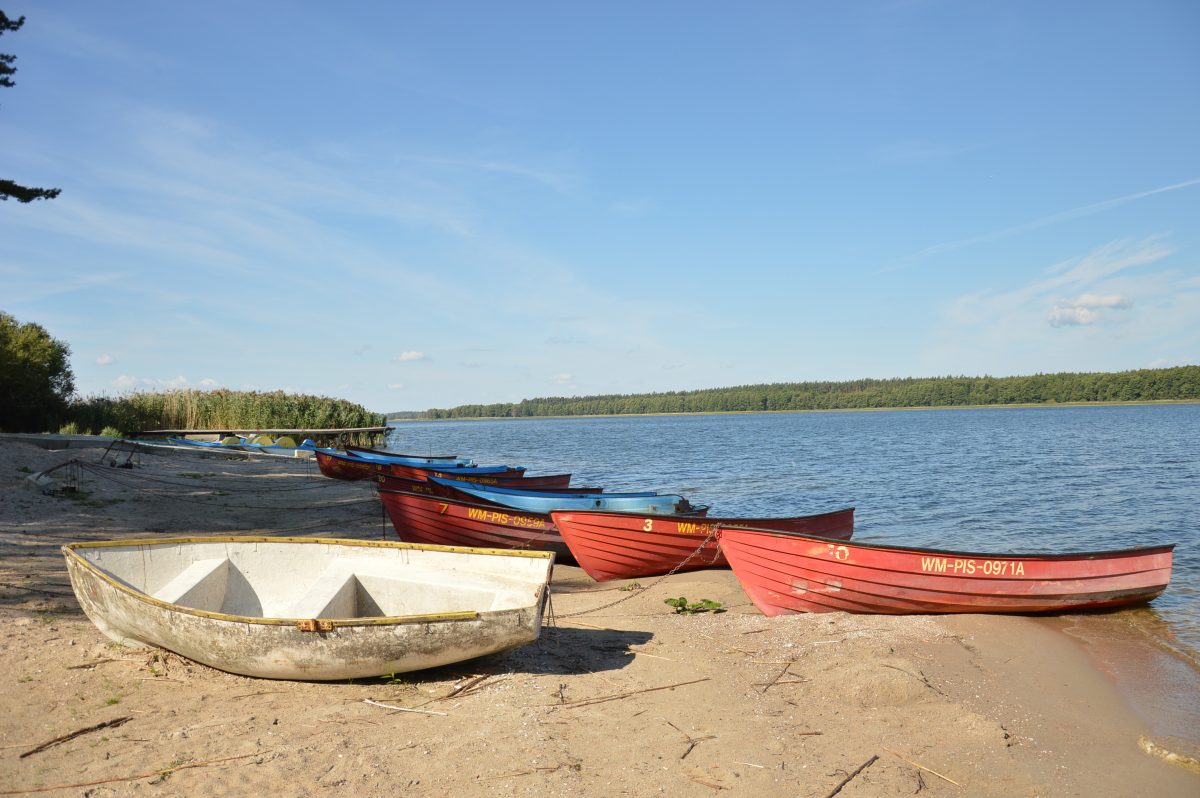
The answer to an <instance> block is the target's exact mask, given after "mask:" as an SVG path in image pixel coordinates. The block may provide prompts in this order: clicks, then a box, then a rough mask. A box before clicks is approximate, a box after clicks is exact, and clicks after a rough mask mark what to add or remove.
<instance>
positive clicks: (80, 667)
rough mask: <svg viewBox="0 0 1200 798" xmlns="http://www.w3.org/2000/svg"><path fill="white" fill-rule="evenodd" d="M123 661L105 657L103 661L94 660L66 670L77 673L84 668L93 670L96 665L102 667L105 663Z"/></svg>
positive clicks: (68, 667) (71, 666)
mask: <svg viewBox="0 0 1200 798" xmlns="http://www.w3.org/2000/svg"><path fill="white" fill-rule="evenodd" d="M124 661H125V660H119V659H109V658H107V657H106V658H105V659H95V660H92V661H91V662H85V663H83V664H82V665H68V666H67V670H69V671H78V670H82V669H84V668H94V667H96V666H97V665H103V664H104V663H106V662H124Z"/></svg>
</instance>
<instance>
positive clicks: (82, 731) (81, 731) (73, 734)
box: [18, 715, 133, 759]
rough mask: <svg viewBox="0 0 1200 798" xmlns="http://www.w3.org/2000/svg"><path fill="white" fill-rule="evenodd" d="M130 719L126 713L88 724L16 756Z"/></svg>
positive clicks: (28, 753)
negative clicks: (84, 727) (119, 716)
mask: <svg viewBox="0 0 1200 798" xmlns="http://www.w3.org/2000/svg"><path fill="white" fill-rule="evenodd" d="M131 720H133V716H132V715H126V716H125V717H123V718H113V719H112V720H106V721H104V722H103V723H97V724H96V725H95V726H88V727H87V728H86V729H78V730H76V731H73V732H71V733H70V734H64V735H63V736H62V737H55V738H54V739H53V740H47V741H46V742H44V743H42V744H41V745H39V746H38V747H37V748H31V749H29V750H28V751H26V752H25V753H23V754H21V756H20V757H18V758H19V759H24V758H25V757H27V756H29V755H30V754H38V753H41V752H42V751H45V750H46V749H47V748H53V747H54V746H56V745H58V744H59V743H65V742H67V741H68V740H74V739H75V738H76V737H79V736H81V735H84V734H87V733H89V732H94V731H100V730H101V729H115V728H116V727H117V726H120V725H121V724H122V723H128V722H129V721H131Z"/></svg>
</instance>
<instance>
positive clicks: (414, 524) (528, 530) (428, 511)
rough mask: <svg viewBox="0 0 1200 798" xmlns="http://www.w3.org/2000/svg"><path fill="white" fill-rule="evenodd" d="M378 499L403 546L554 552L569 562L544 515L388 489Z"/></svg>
mask: <svg viewBox="0 0 1200 798" xmlns="http://www.w3.org/2000/svg"><path fill="white" fill-rule="evenodd" d="M379 498H380V500H381V501H382V502H383V506H384V509H385V510H386V511H387V514H388V517H389V518H390V519H391V520H392V526H393V527H394V528H395V530H396V534H397V535H399V536H400V539H401V540H403V541H407V542H410V543H425V544H433V545H441V546H483V547H489V548H497V549H510V550H511V549H518V550H520V549H524V550H534V551H552V552H554V554H555V556H556V557H559V558H564V559H570V558H571V551H570V549H568V548H567V544H566V543H564V542H563V539H562V535H560V534H559V533H558V529H556V528H555V526H554V523H553V522H552V521H551V520H550V516H549V515H546V514H543V513H528V512H525V511H523V510H513V509H511V508H508V507H501V506H498V505H488V504H482V503H477V502H464V501H459V500H457V499H452V498H449V497H444V496H429V495H425V494H420V493H410V492H406V491H397V490H387V489H381V490H380V491H379Z"/></svg>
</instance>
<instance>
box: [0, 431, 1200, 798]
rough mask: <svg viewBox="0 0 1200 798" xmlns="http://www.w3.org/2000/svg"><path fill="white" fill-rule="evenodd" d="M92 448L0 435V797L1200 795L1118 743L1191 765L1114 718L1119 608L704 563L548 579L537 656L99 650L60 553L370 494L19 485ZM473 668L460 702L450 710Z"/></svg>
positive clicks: (217, 479) (127, 476) (181, 471)
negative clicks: (766, 606)
mask: <svg viewBox="0 0 1200 798" xmlns="http://www.w3.org/2000/svg"><path fill="white" fill-rule="evenodd" d="M102 451H103V449H102V448H100V449H83V450H71V452H70V453H68V452H63V451H57V452H56V451H47V450H43V449H39V448H37V447H34V446H32V445H27V444H17V443H11V442H5V441H0V474H3V475H4V479H3V480H2V481H0V555H2V556H0V620H2V621H3V622H2V623H0V673H4V674H7V677H8V684H7V687H8V692H7V695H8V696H10V700H9V701H8V702H7V704H6V707H7V708H8V710H9V711H8V712H6V713H4V715H3V716H0V782H3V783H4V784H5V785H6V789H9V790H14V789H30V788H34V787H45V786H49V785H55V784H78V783H85V782H95V781H101V780H103V781H105V782H106V783H105V784H103V785H102V786H100V787H98V791H97V792H95V793H93V794H95V795H134V794H139V795H140V794H143V793H144V790H145V788H144V786H143V783H144V782H151V783H156V784H161V783H162V782H163V781H166V780H168V779H169V780H170V781H171V782H172V783H171V784H170V786H169V787H167V789H168V791H170V792H180V793H183V792H194V791H199V792H207V793H231V792H236V793H239V794H252V793H256V792H267V791H270V792H276V793H282V794H288V795H328V794H334V795H343V794H344V795H350V794H356V795H375V794H394V793H395V792H396V791H398V790H404V791H406V792H409V793H412V794H414V795H430V796H436V795H449V794H453V795H456V796H457V795H465V796H470V797H474V796H478V797H479V798H485V797H486V798H491V796H493V795H496V794H502V795H509V794H527V793H534V794H539V795H559V794H561V795H579V796H584V797H585V798H591V797H592V796H595V797H596V798H600V796H604V798H611V797H612V796H615V795H635V796H638V795H647V794H660V791H661V794H675V795H684V796H710V795H713V794H720V793H721V792H724V791H725V790H726V789H728V790H730V791H731V794H734V795H736V794H742V793H745V794H754V795H797V794H799V795H805V796H810V795H811V796H814V797H815V798H819V796H824V795H827V794H829V791H830V790H831V789H833V788H834V787H835V786H836V785H837V784H838V783H839V782H840V781H841V780H842V779H843V778H845V777H846V776H847V775H849V774H850V773H851V772H853V771H854V770H855V769H856V768H858V767H859V766H860V765H863V763H864V762H866V761H868V760H869V759H870V758H871V757H872V756H877V757H878V759H877V760H873V763H872V764H871V765H869V766H867V767H865V768H864V769H863V770H862V771H861V772H860V773H859V774H858V775H857V776H856V777H855V778H854V779H853V780H851V781H850V782H849V783H848V784H847V785H846V787H845V789H844V790H843V792H842V793H841V794H842V795H844V796H850V798H853V796H854V795H872V796H875V795H912V794H913V793H914V792H916V791H918V790H920V791H921V792H922V793H925V794H927V795H930V796H938V795H947V796H950V795H955V796H958V795H971V796H1011V795H1039V794H1041V795H1045V794H1050V795H1062V794H1086V795H1089V796H1099V798H1118V796H1127V795H1135V794H1142V795H1156V796H1158V795H1161V796H1174V795H1180V796H1182V795H1194V794H1195V792H1196V790H1197V789H1198V788H1200V775H1198V774H1195V773H1191V772H1188V771H1187V770H1185V769H1184V768H1182V767H1179V766H1177V765H1174V764H1170V763H1167V762H1164V761H1162V760H1160V759H1158V758H1156V757H1153V756H1150V755H1148V754H1147V753H1145V752H1144V749H1143V748H1142V747H1139V741H1140V740H1142V739H1149V740H1151V741H1153V742H1154V743H1155V745H1158V746H1161V747H1164V748H1167V749H1168V750H1172V751H1175V752H1177V753H1179V754H1182V755H1185V756H1193V757H1196V756H1200V746H1196V745H1195V741H1189V740H1187V739H1184V738H1180V737H1178V736H1173V735H1171V734H1168V733H1166V732H1167V731H1168V730H1167V729H1156V728H1155V726H1154V723H1153V722H1149V723H1148V722H1146V721H1145V720H1143V719H1142V718H1141V717H1139V716H1138V715H1137V714H1136V713H1135V712H1134V711H1132V710H1131V709H1129V707H1128V706H1127V705H1126V698H1125V697H1123V695H1122V693H1121V692H1120V689H1119V688H1120V685H1121V684H1124V683H1127V682H1128V680H1129V678H1130V677H1133V678H1138V677H1139V675H1142V671H1143V670H1144V664H1143V663H1144V660H1145V658H1146V656H1147V650H1148V649H1147V646H1148V644H1147V643H1146V642H1145V641H1143V642H1142V643H1141V644H1140V645H1139V644H1138V643H1137V638H1136V637H1129V638H1127V639H1125V640H1124V641H1123V642H1122V645H1133V653H1134V654H1135V655H1136V656H1132V655H1130V656H1124V657H1122V656H1116V657H1115V661H1117V662H1124V667H1125V668H1126V669H1127V670H1125V671H1120V670H1119V669H1114V668H1113V666H1111V665H1105V664H1104V663H1105V662H1106V661H1114V656H1113V652H1119V651H1120V649H1119V647H1118V646H1117V645H1115V643H1114V640H1113V639H1112V637H1111V635H1110V636H1108V637H1106V636H1105V635H1103V634H1099V633H1098V632H1097V630H1094V629H1091V628H1090V627H1091V626H1095V624H1093V623H1092V621H1097V620H1098V621H1104V623H1101V624H1099V631H1101V632H1102V631H1105V629H1107V628H1108V627H1111V626H1119V625H1120V621H1119V619H1120V617H1121V615H1120V614H1119V613H1116V614H1112V615H1106V616H1062V617H1061V618H1048V619H1040V618H1038V619H1035V618H1028V617H1020V616H982V615H962V616H901V617H893V616H855V615H844V614H840V613H834V614H829V615H798V616H788V617H781V618H776V619H767V618H765V617H764V616H762V615H760V614H759V613H758V612H757V611H756V610H755V609H754V608H753V606H752V605H750V604H749V602H748V600H747V599H746V597H745V595H744V594H743V593H742V592H741V589H740V587H739V586H738V584H737V581H736V579H734V577H733V575H732V573H731V572H729V571H727V570H710V571H698V572H693V573H685V574H676V575H674V576H672V577H670V578H669V579H665V580H656V579H646V580H642V582H643V586H644V587H645V588H647V589H645V590H641V591H638V590H634V591H622V590H621V589H620V588H621V587H622V586H625V584H626V583H606V584H597V583H595V582H593V581H592V580H591V579H590V578H588V577H587V576H586V575H585V574H583V572H582V571H581V570H580V569H578V568H576V567H573V566H568V565H557V566H556V567H555V573H554V580H553V583H552V596H553V604H552V606H553V612H552V613H549V614H548V615H547V618H546V628H545V629H544V630H543V634H542V637H541V639H540V640H539V641H538V642H537V643H534V644H531V645H529V646H525V647H522V648H518V649H514V650H512V651H510V652H507V653H504V654H499V655H494V656H491V657H487V658H483V659H480V660H474V661H469V662H464V663H461V664H460V665H458V666H453V667H446V668H439V669H434V670H432V671H422V672H416V673H412V674H398V675H397V678H395V679H374V680H356V681H355V682H354V683H352V684H345V683H310V682H274V681H266V680H256V679H248V678H244V677H239V676H233V675H230V674H226V673H222V672H220V671H215V670H213V669H211V668H207V667H205V666H202V665H198V664H195V663H192V662H190V661H187V660H182V659H181V658H179V657H177V656H175V655H171V654H166V653H164V652H160V651H157V650H152V649H124V648H120V647H117V646H114V645H112V644H110V643H108V642H107V638H105V637H103V635H101V633H100V632H99V631H98V630H97V629H96V628H95V627H94V626H93V625H92V624H91V622H90V621H88V620H87V618H86V617H84V616H83V615H82V614H81V613H80V611H79V608H78V605H77V604H76V602H75V599H74V595H73V593H72V592H71V588H70V586H69V583H68V582H67V579H66V572H65V567H64V565H63V560H62V557H61V555H60V554H59V551H58V547H59V546H60V545H62V544H64V543H67V542H73V541H76V540H86V539H91V540H99V539H115V538H134V537H142V538H144V537H153V536H155V535H164V536H171V535H176V534H180V533H189V534H196V535H204V534H226V535H227V534H231V533H236V532H241V533H244V534H292V535H295V534H303V535H312V536H316V537H351V538H359V539H367V538H379V537H380V536H381V535H386V536H387V537H389V538H392V539H394V538H393V536H394V532H391V531H390V525H389V526H387V527H385V526H383V525H382V524H381V517H380V512H379V508H378V499H377V498H375V497H374V495H373V493H374V492H373V489H372V486H370V485H364V484H362V483H350V482H338V481H336V480H329V479H326V478H324V477H321V476H320V475H319V474H318V473H316V468H315V465H313V464H311V463H310V462H304V461H284V462H279V461H269V460H253V459H252V460H242V459H239V460H224V459H220V458H214V457H207V458H198V457H197V458H192V457H187V456H172V457H165V456H159V455H154V454H138V455H134V457H133V459H132V461H131V462H132V464H133V465H134V467H133V468H131V469H112V473H108V471H107V470H106V471H105V472H104V473H103V474H91V473H89V472H86V471H85V472H84V475H83V481H82V483H81V485H80V487H81V488H82V493H80V494H77V496H76V498H74V499H71V498H65V497H62V496H45V495H42V494H41V493H38V492H34V491H30V490H27V489H26V488H25V487H24V485H23V482H25V479H24V477H26V476H27V475H28V474H29V473H33V472H37V471H41V470H43V469H45V468H48V467H50V466H52V465H56V464H59V463H62V462H64V461H66V460H68V459H70V457H71V456H76V457H79V458H80V459H81V460H83V461H86V462H95V461H96V459H97V457H98V456H99V454H100V453H101V452H102ZM22 468H24V469H28V471H23V470H21V469H22ZM59 473H62V472H59ZM681 595H684V596H687V597H689V598H691V599H698V598H712V599H715V600H718V601H721V602H722V603H723V604H724V606H725V607H726V608H727V611H726V612H723V613H721V614H716V615H713V614H705V615H695V616H682V615H675V614H674V613H672V612H671V611H670V610H669V608H667V607H666V606H665V605H664V604H663V599H664V598H666V597H668V596H681ZM618 599H623V600H622V601H621V603H619V604H613V602H616V601H617V600H618ZM1089 619H1090V620H1089ZM1109 621H1116V623H1115V624H1113V623H1108V622H1109ZM1083 627H1089V628H1083ZM1110 631H1111V630H1110ZM1089 634H1090V635H1091V636H1090V637H1089ZM1081 639H1083V640H1084V641H1085V642H1082V643H1081V642H1080V641H1081ZM1096 654H1100V655H1101V656H1099V657H1097V656H1095V655H1096ZM1157 654H1161V652H1153V653H1152V655H1151V656H1153V655H1157ZM1106 657H1107V660H1106ZM1097 663H1099V665H1098V664H1097ZM1129 669H1132V671H1130V670H1129ZM1193 676H1194V672H1193ZM475 679H481V681H480V682H479V683H478V685H479V689H472V690H470V691H466V692H464V693H455V690H456V688H459V687H462V686H463V685H465V684H467V683H469V682H471V681H472V680H475ZM1122 680H1124V681H1122ZM1114 684H1116V685H1117V687H1114ZM672 685H674V687H671V686H672ZM664 688H670V689H664ZM1175 695H1176V696H1177V694H1175ZM1166 697H1167V698H1168V699H1169V698H1170V697H1171V694H1168V695H1167V696H1166ZM368 699H370V700H373V701H376V702H380V703H384V704H391V705H395V706H402V707H406V708H410V709H420V708H424V710H426V711H433V710H435V711H438V712H444V713H446V714H445V715H421V714H414V713H400V712H394V711H389V710H387V709H381V708H379V707H377V706H372V705H370V704H366V703H365V701H366V700H368ZM1152 712H1157V713H1158V715H1159V717H1160V718H1162V719H1167V720H1172V721H1178V723H1179V724H1181V725H1183V724H1187V723H1189V718H1190V717H1191V716H1190V715H1188V714H1186V712H1184V711H1183V708H1181V707H1180V706H1179V702H1178V701H1174V702H1172V701H1169V700H1168V701H1167V702H1166V703H1165V704H1164V705H1162V706H1161V707H1159V708H1157V709H1153V710H1152ZM120 717H129V718H130V720H129V721H128V722H127V723H126V724H125V725H124V726H122V727H121V728H116V729H112V730H104V731H100V732H95V733H91V734H87V735H84V736H81V737H79V738H77V739H75V740H72V741H70V742H68V743H64V744H61V745H57V746H55V747H53V748H50V749H48V750H46V751H44V752H41V753H37V754H34V755H31V756H29V757H26V758H21V757H20V754H21V753H23V752H25V751H27V750H29V749H32V748H34V747H35V746H36V745H37V744H39V743H42V742H45V741H48V740H51V739H53V738H55V737H58V736H61V735H64V734H67V733H70V732H72V731H75V730H78V729H82V728H86V727H90V726H93V725H95V724H97V723H101V722H105V721H109V720H113V719H116V718H120ZM1153 720H1154V719H1153V718H1151V721H1153ZM1192 728H1195V727H1192ZM180 766H186V768H187V769H179V770H178V771H176V772H171V773H170V774H168V776H165V777H161V776H159V775H158V774H156V773H154V772H153V771H155V769H158V770H162V769H168V768H170V767H180ZM147 771H150V775H149V776H147V777H144V778H134V779H129V778H127V777H129V776H134V775H137V774H139V773H146V772H147ZM938 774H940V775H938ZM944 778H949V779H953V780H954V781H955V782H957V783H958V784H959V785H961V786H955V785H954V784H951V783H949V782H947V781H945V780H943V779H944ZM75 792H76V793H78V792H79V790H78V789H76V791H75ZM63 794H66V793H63Z"/></svg>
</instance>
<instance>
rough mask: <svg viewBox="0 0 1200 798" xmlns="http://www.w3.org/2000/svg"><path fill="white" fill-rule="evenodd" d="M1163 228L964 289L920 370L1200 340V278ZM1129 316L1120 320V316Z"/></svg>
mask: <svg viewBox="0 0 1200 798" xmlns="http://www.w3.org/2000/svg"><path fill="white" fill-rule="evenodd" d="M1175 255H1176V253H1175V249H1174V248H1173V247H1172V246H1170V245H1169V244H1168V243H1167V242H1166V241H1165V239H1164V238H1163V237H1162V236H1152V237H1149V238H1146V239H1142V240H1121V241H1115V242H1111V243H1109V244H1105V245H1103V246H1099V247H1097V248H1095V249H1094V250H1092V251H1091V252H1089V253H1087V254H1086V255H1083V256H1080V257H1077V258H1071V259H1069V260H1065V261H1062V262H1060V263H1056V264H1053V265H1051V266H1049V267H1047V268H1044V269H1042V271H1041V272H1040V273H1039V274H1036V275H1034V276H1033V277H1032V278H1031V279H1028V280H1027V281H1026V282H1025V283H1024V284H1023V285H1022V284H1018V285H1016V286H1012V287H1009V288H1006V289H1003V290H998V291H980V292H975V293H971V294H964V295H961V296H958V297H956V298H955V299H953V300H952V301H951V302H949V303H947V304H946V305H945V306H944V308H943V314H944V316H943V324H942V325H941V326H940V328H939V329H937V330H936V331H935V336H936V337H935V340H933V341H932V342H931V343H930V344H929V345H928V346H927V347H926V348H925V349H924V351H923V352H922V354H921V359H920V366H921V368H920V371H921V372H922V373H932V374H976V373H983V372H990V373H992V374H996V375H1003V374H1023V373H1030V372H1031V371H1035V370H1039V369H1043V370H1062V371H1071V370H1076V371H1078V370H1089V369H1095V370H1119V369H1122V368H1139V367H1143V364H1144V363H1145V362H1146V360H1147V359H1148V358H1147V352H1152V353H1154V355H1153V356H1154V357H1159V358H1169V359H1173V360H1174V359H1178V358H1180V357H1182V356H1183V355H1184V353H1185V352H1186V351H1187V348H1190V347H1192V346H1194V341H1195V340H1196V337H1195V336H1196V334H1197V329H1200V328H1198V326H1197V319H1200V309H1198V308H1200V282H1197V281H1196V280H1195V279H1194V278H1193V277H1192V274H1191V273H1189V271H1188V268H1189V266H1190V264H1188V263H1187V261H1186V260H1185V259H1183V258H1179V260H1180V261H1181V262H1180V263H1179V265H1178V266H1175V267H1172V266H1170V265H1168V263H1167V262H1166V261H1168V259H1172V260H1174V258H1172V256H1175ZM1117 322H1119V323H1117Z"/></svg>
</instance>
